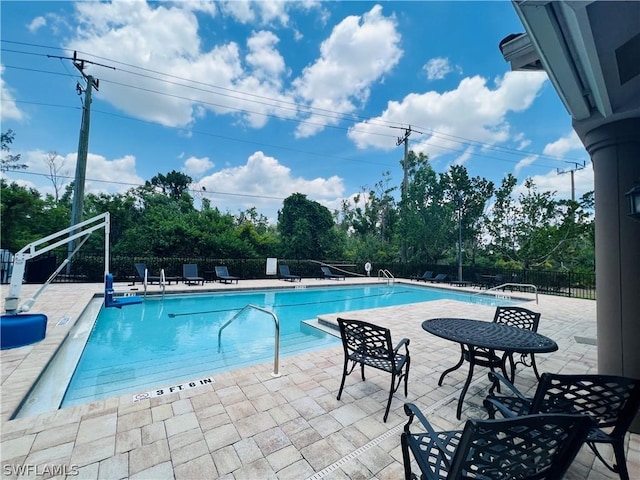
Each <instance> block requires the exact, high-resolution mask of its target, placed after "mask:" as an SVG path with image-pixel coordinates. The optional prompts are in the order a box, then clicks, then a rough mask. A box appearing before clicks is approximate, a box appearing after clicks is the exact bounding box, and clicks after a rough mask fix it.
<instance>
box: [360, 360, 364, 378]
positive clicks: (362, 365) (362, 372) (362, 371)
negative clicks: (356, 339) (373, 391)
mask: <svg viewBox="0 0 640 480" xmlns="http://www.w3.org/2000/svg"><path fill="white" fill-rule="evenodd" d="M360 366H361V367H362V370H361V374H362V380H363V381H364V379H365V378H364V363H361V364H360Z"/></svg>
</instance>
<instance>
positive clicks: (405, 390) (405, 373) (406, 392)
mask: <svg viewBox="0 0 640 480" xmlns="http://www.w3.org/2000/svg"><path fill="white" fill-rule="evenodd" d="M410 362H411V359H409V358H407V363H406V364H405V366H404V367H405V371H404V396H405V397H406V396H407V395H409V390H408V387H407V384H408V383H409V366H410V365H409V364H410Z"/></svg>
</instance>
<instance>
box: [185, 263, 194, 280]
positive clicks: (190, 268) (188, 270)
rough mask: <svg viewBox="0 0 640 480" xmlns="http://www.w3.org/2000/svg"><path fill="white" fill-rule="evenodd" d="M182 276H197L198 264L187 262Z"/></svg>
mask: <svg viewBox="0 0 640 480" xmlns="http://www.w3.org/2000/svg"><path fill="white" fill-rule="evenodd" d="M182 276H184V277H197V276H198V265H196V264H195V263H185V264H183V265H182Z"/></svg>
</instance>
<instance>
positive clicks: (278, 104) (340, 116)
mask: <svg viewBox="0 0 640 480" xmlns="http://www.w3.org/2000/svg"><path fill="white" fill-rule="evenodd" d="M2 41H3V42H6V43H13V44H19V45H27V46H34V47H39V48H53V47H49V46H44V45H36V44H30V43H26V42H15V41H10V40H2ZM3 50H5V49H3ZM6 51H11V52H15V53H25V54H30V55H40V56H46V55H45V54H36V53H32V52H20V51H17V50H9V49H6ZM80 53H83V54H86V55H89V56H92V57H94V58H99V59H103V60H107V61H110V62H112V63H117V64H120V65H125V66H127V67H131V68H135V69H139V70H142V71H146V72H150V73H154V74H157V75H162V76H164V77H168V78H174V79H177V80H181V81H184V82H188V83H192V84H196V85H203V86H206V87H208V88H214V89H218V90H223V91H227V92H232V93H235V94H238V95H242V96H241V97H237V96H234V95H227V94H222V93H220V92H215V91H209V90H205V89H201V88H196V87H193V86H190V85H185V84H182V83H178V82H171V81H168V80H165V79H161V78H156V77H152V76H149V75H144V74H141V73H137V72H133V71H129V70H124V69H118V71H121V72H124V73H129V74H132V75H138V76H142V77H146V78H149V79H153V80H157V81H159V82H163V83H168V84H173V85H177V86H182V87H184V88H190V89H194V90H200V91H204V92H207V93H210V94H214V95H221V96H227V97H229V98H233V99H236V100H241V101H245V102H248V103H257V104H262V105H266V106H269V107H272V108H276V109H288V110H294V111H301V112H307V113H309V112H311V113H314V115H317V116H323V117H326V118H329V119H332V120H361V121H365V122H367V123H368V124H370V125H375V126H380V127H384V126H387V127H389V126H391V127H393V128H403V127H397V126H394V123H396V122H378V121H371V120H370V119H369V118H367V117H363V116H360V115H354V114H344V113H342V112H336V111H332V110H328V109H320V108H317V107H312V106H308V105H304V104H300V103H295V102H288V101H285V100H282V99H274V98H272V97H266V96H261V95H256V94H253V93H250V92H245V91H241V90H235V89H231V88H227V87H222V86H218V85H212V84H207V83H204V82H200V81H196V80H191V79H186V78H183V77H179V76H177V75H172V74H168V73H164V72H159V71H157V70H152V69H148V68H144V67H139V66H135V65H131V64H128V63H125V62H120V61H118V60H114V59H109V58H107V57H102V56H99V55H93V54H91V53H87V52H80ZM114 69H115V68H114ZM113 83H115V84H118V85H121V86H126V87H129V88H140V89H142V88H141V87H136V86H132V85H128V84H123V83H118V82H113ZM142 90H145V89H142ZM147 91H148V92H149V93H156V94H160V95H167V96H172V95H171V94H167V93H165V92H158V91H154V90H151V89H148V90H147ZM246 96H248V97H253V98H260V99H263V100H268V101H269V102H275V103H265V102H258V101H255V100H250V99H247V98H244V97H246ZM176 97H178V98H183V99H185V100H189V101H191V102H197V103H204V104H209V105H212V106H218V107H220V108H227V109H230V110H237V111H243V112H247V113H250V114H253V115H263V116H267V117H272V118H278V119H280V120H286V121H295V122H298V123H303V124H310V125H315V126H322V127H323V128H335V129H338V130H345V131H349V129H348V128H344V127H338V126H335V125H329V124H321V123H315V122H308V121H304V120H296V119H291V118H287V117H280V116H277V115H272V114H265V113H263V112H255V111H251V110H247V109H242V108H237V107H230V106H228V105H220V104H214V103H208V102H204V101H202V100H199V99H189V98H187V97H179V96H176ZM282 105H291V106H293V107H295V109H293V108H286V107H283V106H282ZM321 112H322V113H321ZM419 128H421V129H423V130H427V131H430V132H431V135H432V136H434V137H441V138H449V139H452V141H455V142H457V143H460V144H462V145H465V144H466V145H470V146H480V147H482V148H484V149H490V150H495V151H498V152H501V153H506V154H513V155H523V154H527V155H535V156H536V157H538V158H542V159H548V160H552V161H558V162H563V163H575V159H571V158H564V157H557V156H553V155H548V154H544V153H537V152H531V151H525V150H518V149H514V148H509V147H503V146H499V145H495V144H488V143H485V142H481V141H478V140H474V139H469V138H465V137H460V136H456V135H451V134H446V133H443V132H438V131H436V130H434V129H431V128H429V127H419ZM351 130H352V131H354V130H353V129H351ZM355 131H357V132H360V133H366V134H368V135H380V136H385V135H384V134H382V133H376V132H370V131H362V130H355ZM432 145H433V146H434V147H437V148H442V149H446V150H451V151H453V152H458V153H464V152H462V151H460V150H455V149H452V148H451V147H445V146H443V145H438V144H433V143H432ZM474 155H476V156H484V157H486V158H493V159H496V158H495V157H490V156H486V155H481V154H474ZM498 160H502V159H498Z"/></svg>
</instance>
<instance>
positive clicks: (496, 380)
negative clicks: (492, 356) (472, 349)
mask: <svg viewBox="0 0 640 480" xmlns="http://www.w3.org/2000/svg"><path fill="white" fill-rule="evenodd" d="M489 380H490V381H491V383H492V384H493V386H492V387H491V391H493V390H495V389H496V388H497V387H499V386H500V385H501V384H502V385H505V386H506V387H507V388H508V389H509V390H511V393H513V394H514V395H515V396H516V397H518V398H519V399H520V400H522V401H524V402H528V401H529V399H528V398H527V397H525V396H524V395H523V394H522V393H521V392H520V390H518V389H517V388H516V387H515V386H514V385H513V383H511V382H510V381H509V380H507V379H506V378H504V377H503V376H502V375H500V374H499V373H496V372H489Z"/></svg>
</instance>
